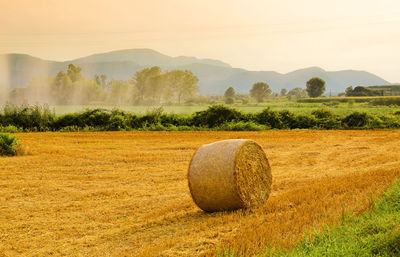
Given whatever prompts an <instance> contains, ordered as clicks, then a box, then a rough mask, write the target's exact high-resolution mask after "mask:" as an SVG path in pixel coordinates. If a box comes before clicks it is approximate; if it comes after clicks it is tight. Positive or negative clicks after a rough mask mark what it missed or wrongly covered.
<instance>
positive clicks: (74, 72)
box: [67, 63, 83, 82]
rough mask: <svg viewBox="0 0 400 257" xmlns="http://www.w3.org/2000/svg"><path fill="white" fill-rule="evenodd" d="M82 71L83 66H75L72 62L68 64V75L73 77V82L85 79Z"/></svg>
mask: <svg viewBox="0 0 400 257" xmlns="http://www.w3.org/2000/svg"><path fill="white" fill-rule="evenodd" d="M81 72H82V68H81V67H79V66H75V65H73V64H72V63H71V64H69V65H68V70H67V75H68V77H69V78H70V79H71V81H72V82H75V81H78V80H81V79H83V76H82V73H81Z"/></svg>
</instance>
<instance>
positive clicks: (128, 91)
mask: <svg viewBox="0 0 400 257" xmlns="http://www.w3.org/2000/svg"><path fill="white" fill-rule="evenodd" d="M109 85H110V88H111V91H110V102H112V103H114V104H117V105H127V104H130V103H131V100H132V94H133V93H132V91H133V86H132V85H131V84H130V83H129V82H128V81H126V80H111V81H110V83H109Z"/></svg>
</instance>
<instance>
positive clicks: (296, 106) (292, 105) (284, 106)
mask: <svg viewBox="0 0 400 257" xmlns="http://www.w3.org/2000/svg"><path fill="white" fill-rule="evenodd" d="M160 106H161V105H158V106H110V105H109V106H99V105H86V106H80V105H76V106H54V109H55V112H56V114H57V115H62V114H66V113H74V112H78V111H83V110H85V109H87V108H91V109H92V108H106V109H113V108H118V109H121V110H124V111H128V112H134V113H137V114H144V113H146V112H149V111H151V110H153V109H154V108H157V107H160ZM231 106H232V107H234V108H236V109H238V110H240V111H243V112H259V111H261V110H263V109H265V108H267V107H270V108H272V109H274V110H289V111H291V112H293V113H297V114H299V113H302V114H310V113H311V112H312V111H313V110H315V109H320V108H324V109H329V110H331V111H332V112H334V113H336V114H339V115H347V114H350V113H352V112H355V111H360V112H367V113H370V114H392V113H394V112H396V111H400V107H399V106H372V105H369V104H368V103H351V104H349V103H339V104H338V105H336V106H328V105H326V104H324V103H298V102H295V101H288V100H280V101H269V102H266V103H260V104H256V103H254V104H249V105H239V104H233V105H231ZM162 107H163V109H164V111H165V112H166V113H175V114H192V113H194V112H197V111H202V110H205V109H207V107H208V105H193V106H192V105H190V106H188V105H186V106H184V105H182V106H162Z"/></svg>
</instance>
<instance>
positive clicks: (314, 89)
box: [306, 77, 326, 97]
mask: <svg viewBox="0 0 400 257" xmlns="http://www.w3.org/2000/svg"><path fill="white" fill-rule="evenodd" d="M325 89H326V88H325V81H324V80H323V79H321V78H317V77H315V78H311V79H310V80H309V81H307V88H306V90H307V93H308V95H309V96H310V97H319V96H321V95H322V94H323V93H324V92H325Z"/></svg>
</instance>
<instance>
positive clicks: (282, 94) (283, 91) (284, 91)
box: [281, 88, 287, 96]
mask: <svg viewBox="0 0 400 257" xmlns="http://www.w3.org/2000/svg"><path fill="white" fill-rule="evenodd" d="M286 94H287V89H286V88H282V89H281V96H285V95H286Z"/></svg>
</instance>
